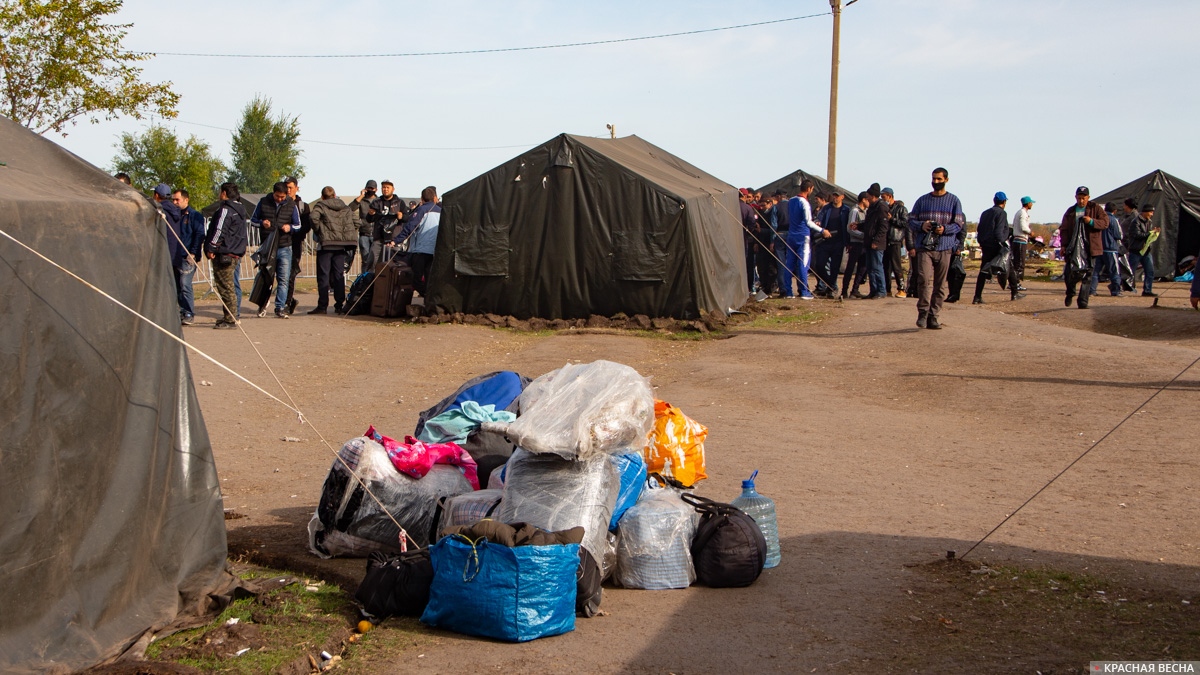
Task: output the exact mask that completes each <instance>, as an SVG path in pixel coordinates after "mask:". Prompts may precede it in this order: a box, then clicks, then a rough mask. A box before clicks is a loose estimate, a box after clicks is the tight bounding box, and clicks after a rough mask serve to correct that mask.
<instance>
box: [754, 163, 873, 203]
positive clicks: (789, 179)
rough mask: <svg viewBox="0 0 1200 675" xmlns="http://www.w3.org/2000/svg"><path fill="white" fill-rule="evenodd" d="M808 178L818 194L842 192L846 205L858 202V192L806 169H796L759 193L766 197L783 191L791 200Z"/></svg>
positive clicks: (761, 189)
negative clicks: (835, 183) (802, 182)
mask: <svg viewBox="0 0 1200 675" xmlns="http://www.w3.org/2000/svg"><path fill="white" fill-rule="evenodd" d="M806 178H807V179H808V180H811V181H812V182H813V184H814V185H816V190H817V192H820V193H821V194H824V195H829V194H833V193H834V192H841V193H842V194H843V195H845V196H846V197H847V199H848V201H847V202H844V203H847V204H850V205H854V203H855V202H857V201H858V193H857V192H851V191H849V190H847V189H846V188H844V187H842V186H840V185H834V184H833V183H830V182H829V181H827V180H825V179H824V178H819V177H817V176H814V175H812V174H811V173H808V172H807V171H805V170H804V169H796V170H795V171H793V172H791V173H789V174H788V175H786V176H784V177H783V178H780V179H778V180H773V181H771V182H770V183H767V184H766V185H764V186H762V187H761V188H759V191H760V192H762V194H763V196H764V197H766V196H769V195H773V194H775V191H776V190H783V191H784V192H786V193H787V196H788V198H789V199H790V198H792V197H795V196H796V193H798V192H799V191H800V183H801V181H803V180H804V179H806Z"/></svg>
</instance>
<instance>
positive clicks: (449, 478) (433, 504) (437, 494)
mask: <svg viewBox="0 0 1200 675" xmlns="http://www.w3.org/2000/svg"><path fill="white" fill-rule="evenodd" d="M338 455H339V456H340V457H341V459H342V460H344V461H345V463H346V465H348V466H349V467H350V469H351V470H352V471H353V472H354V474H355V475H357V476H358V477H359V478H360V479H361V480H362V482H363V483H365V484H366V486H367V487H368V488H370V490H371V492H372V493H373V494H374V495H375V496H376V497H378V498H379V500H380V501H381V502H383V504H384V505H385V506H386V507H387V510H386V512H385V511H384V510H383V509H381V508H380V507H379V504H377V503H376V502H375V500H374V499H372V498H371V496H370V495H368V494H367V493H366V491H365V490H363V487H362V485H360V484H359V482H358V481H356V480H354V477H353V476H351V474H350V472H349V471H347V469H346V466H344V465H343V464H342V462H341V461H337V460H335V461H334V463H333V466H332V467H331V468H330V469H329V475H328V476H327V477H326V478H325V486H324V487H323V488H322V490H321V501H320V503H319V504H318V506H317V512H316V513H315V514H313V517H312V520H311V521H309V524H308V535H309V540H308V541H309V548H310V549H312V551H313V553H316V554H317V555H318V556H321V557H322V558H331V557H335V556H346V557H365V556H367V555H368V554H370V553H372V552H374V551H383V552H388V553H399V552H400V530H399V529H398V528H397V527H396V523H394V522H392V519H393V518H394V519H395V520H396V521H397V522H399V523H400V525H401V527H403V528H404V530H405V531H406V532H407V533H408V537H409V540H410V541H412V543H413V544H415V545H417V546H421V547H424V546H427V545H428V544H429V537H430V533H431V530H432V529H433V519H434V515H435V514H436V510H437V501H438V499H440V498H442V497H453V496H455V495H460V494H463V493H466V492H471V491H472V490H471V484H470V483H469V482H467V479H466V478H465V477H464V476H463V474H462V472H461V471H459V469H458V468H457V467H453V466H447V465H444V464H437V465H434V466H433V468H432V469H430V471H429V473H428V474H426V475H425V477H424V478H413V477H411V476H408V475H405V474H402V473H400V472H399V471H396V469H395V467H393V466H392V461H391V459H390V458H389V457H388V454H387V451H386V450H384V449H383V446H382V445H380V444H379V443H376V442H375V441H373V440H371V439H369V438H366V437H361V438H355V439H353V440H350V441H347V442H346V444H345V445H344V446H342V449H341V450H339V451H338ZM389 514H390V516H391V517H389Z"/></svg>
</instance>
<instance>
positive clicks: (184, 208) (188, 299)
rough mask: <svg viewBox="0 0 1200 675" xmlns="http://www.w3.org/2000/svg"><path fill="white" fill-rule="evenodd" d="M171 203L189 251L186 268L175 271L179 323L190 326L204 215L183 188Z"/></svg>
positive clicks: (194, 314)
mask: <svg viewBox="0 0 1200 675" xmlns="http://www.w3.org/2000/svg"><path fill="white" fill-rule="evenodd" d="M171 203H172V204H174V205H175V206H176V207H177V208H178V209H179V237H180V239H183V246H184V248H185V249H186V250H187V256H186V257H185V258H184V259H183V265H184V266H183V267H181V268H177V269H176V270H175V277H176V282H175V285H176V287H177V288H178V289H179V322H180V323H182V324H183V325H185V326H190V325H192V323H194V322H195V320H196V297H195V295H194V294H193V293H192V280H193V278H194V277H195V276H196V263H198V262H200V255H201V253H202V251H201V247H202V246H203V243H204V214H202V213H200V212H199V211H197V210H196V209H193V208H192V207H191V203H192V198H191V195H190V194H188V191H187V190H184V189H183V188H179V189H177V190H175V192H173V193H172V194H171Z"/></svg>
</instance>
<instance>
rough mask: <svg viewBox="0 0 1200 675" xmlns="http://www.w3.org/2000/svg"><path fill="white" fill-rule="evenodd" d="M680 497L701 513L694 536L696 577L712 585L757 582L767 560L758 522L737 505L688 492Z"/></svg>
mask: <svg viewBox="0 0 1200 675" xmlns="http://www.w3.org/2000/svg"><path fill="white" fill-rule="evenodd" d="M681 496H682V497H683V501H685V502H687V503H688V504H691V505H692V506H694V507H695V508H696V511H698V512H699V513H700V524H699V525H698V526H697V527H696V536H695V537H694V538H693V539H692V562H693V564H694V565H695V567H696V580H697V581H699V582H700V583H702V584H704V585H706V586H710V587H712V588H737V587H741V586H749V585H750V584H752V583H754V580H755V579H758V575H760V574H762V571H763V565H764V564H765V563H766V562H767V540H766V538H764V537H763V533H762V530H761V529H759V527H758V523H756V522H754V519H753V518H751V517H750V516H749V515H747V514H746V512H744V511H742V510H741V509H739V508H737V507H736V506H732V505H730V504H722V503H720V502H714V501H713V500H711V499H708V498H705V497H700V496H698V495H693V494H688V493H685V494H683V495H681Z"/></svg>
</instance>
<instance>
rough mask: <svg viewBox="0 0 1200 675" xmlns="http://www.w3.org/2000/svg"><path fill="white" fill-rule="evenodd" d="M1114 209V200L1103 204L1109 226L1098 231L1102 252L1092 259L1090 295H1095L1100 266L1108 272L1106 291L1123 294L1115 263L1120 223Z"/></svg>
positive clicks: (1119, 238) (1119, 273)
mask: <svg viewBox="0 0 1200 675" xmlns="http://www.w3.org/2000/svg"><path fill="white" fill-rule="evenodd" d="M1116 210H1117V205H1116V204H1115V203H1114V202H1109V203H1107V204H1105V205H1104V213H1105V215H1107V216H1108V222H1109V226H1108V227H1107V228H1105V229H1103V230H1101V231H1100V240H1101V242H1103V243H1102V246H1103V247H1104V253H1102V254H1100V255H1099V256H1096V257H1095V258H1093V259H1092V289H1091V295H1092V296H1095V295H1096V288H1097V287H1099V286H1100V268H1101V267H1103V268H1104V269H1105V271H1106V272H1107V273H1108V292H1109V293H1111V294H1112V296H1113V297H1114V298H1120V297H1122V296H1124V295H1125V294H1124V293H1122V292H1121V267H1120V266H1119V265H1118V264H1117V256H1119V255H1121V225H1120V220H1119V219H1118V218H1117V214H1116Z"/></svg>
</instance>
